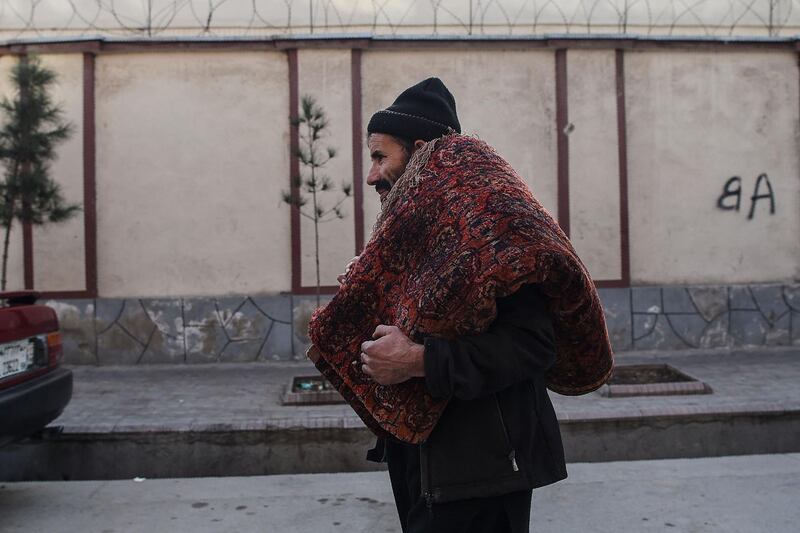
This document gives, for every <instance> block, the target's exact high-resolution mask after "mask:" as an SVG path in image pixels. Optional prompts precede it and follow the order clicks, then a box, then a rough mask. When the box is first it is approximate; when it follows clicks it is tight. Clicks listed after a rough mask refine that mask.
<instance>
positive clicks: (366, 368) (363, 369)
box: [361, 365, 374, 377]
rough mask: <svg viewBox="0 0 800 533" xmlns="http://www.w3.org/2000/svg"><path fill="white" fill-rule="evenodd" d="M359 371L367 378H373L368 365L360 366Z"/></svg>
mask: <svg viewBox="0 0 800 533" xmlns="http://www.w3.org/2000/svg"><path fill="white" fill-rule="evenodd" d="M361 371H362V372H364V373H365V374H366V375H368V376H371V377H374V375H373V373H372V369H371V368H370V367H369V365H361Z"/></svg>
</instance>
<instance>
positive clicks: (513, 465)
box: [494, 394, 519, 472]
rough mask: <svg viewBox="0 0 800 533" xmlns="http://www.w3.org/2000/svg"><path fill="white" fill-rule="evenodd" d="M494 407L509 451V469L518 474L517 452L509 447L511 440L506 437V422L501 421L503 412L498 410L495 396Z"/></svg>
mask: <svg viewBox="0 0 800 533" xmlns="http://www.w3.org/2000/svg"><path fill="white" fill-rule="evenodd" d="M494 405H495V406H496V407H497V414H498V416H499V417H500V425H501V426H502V428H503V436H504V437H505V438H506V446H507V447H508V449H509V452H508V460H509V461H510V462H511V469H512V470H513V471H514V472H519V466H518V465H517V452H516V450H514V448H512V447H511V438H510V437H509V436H508V430H507V429H506V422H505V420H504V419H503V410H502V409H500V400H499V399H498V398H497V394H495V395H494Z"/></svg>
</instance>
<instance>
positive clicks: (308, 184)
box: [282, 95, 352, 307]
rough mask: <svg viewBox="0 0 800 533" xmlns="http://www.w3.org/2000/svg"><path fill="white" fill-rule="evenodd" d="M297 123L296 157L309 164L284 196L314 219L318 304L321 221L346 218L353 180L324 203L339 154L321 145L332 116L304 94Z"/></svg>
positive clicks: (331, 187) (331, 185)
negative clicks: (326, 170)
mask: <svg viewBox="0 0 800 533" xmlns="http://www.w3.org/2000/svg"><path fill="white" fill-rule="evenodd" d="M289 120H290V122H291V124H292V125H293V126H297V127H299V128H300V146H299V147H298V149H297V152H296V153H295V154H293V155H294V157H297V159H298V160H299V161H300V164H301V165H302V166H303V167H304V168H305V172H303V171H301V175H300V176H293V177H292V189H293V190H291V191H282V200H283V201H284V202H285V203H287V204H289V205H290V206H295V207H297V209H298V210H299V211H300V214H301V215H302V216H304V217H306V218H308V219H310V220H312V221H313V222H314V256H315V260H316V268H317V307H319V297H320V276H319V225H320V224H321V223H323V222H329V221H330V220H333V219H335V218H339V219H342V218H344V212H343V211H342V207H341V206H342V203H344V201H345V200H346V199H347V198H349V197H350V195H351V193H352V184H351V183H347V182H342V185H341V191H342V193H344V195H343V196H342V198H341V199H340V200H339V201H338V202H336V203H335V204H334V205H333V207H330V208H327V209H326V208H325V207H323V205H322V204H321V203H320V198H319V196H320V193H322V192H324V191H332V190H334V185H333V182H332V181H331V178H330V177H329V176H327V175H326V174H324V173H323V169H324V167H325V165H327V164H328V162H329V161H330V160H331V159H333V158H334V157H336V150H335V149H334V148H332V147H330V146H327V147H322V146H320V143H321V138H322V136H323V135H324V134H325V133H327V132H326V129H327V127H328V118H327V116H326V115H325V110H324V109H323V108H322V106H320V105H319V104H317V102H316V100H315V99H314V97H313V96H310V95H304V96H303V98H302V99H301V103H300V115H298V116H296V117H290V119H289ZM301 192H305V193H307V194H310V195H311V205H310V206H309V210H310V212H309V210H305V209H303V207H305V205H306V204H308V202H309V200H308V198H307V197H305V196H303V195H302V194H301Z"/></svg>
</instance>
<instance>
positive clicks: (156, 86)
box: [96, 52, 290, 296]
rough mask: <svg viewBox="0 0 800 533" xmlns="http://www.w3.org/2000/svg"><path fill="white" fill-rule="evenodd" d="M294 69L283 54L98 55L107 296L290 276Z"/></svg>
mask: <svg viewBox="0 0 800 533" xmlns="http://www.w3.org/2000/svg"><path fill="white" fill-rule="evenodd" d="M287 70H288V67H287V63H286V57H285V55H284V54H282V53H277V52H276V53H256V52H252V53H247V52H242V53H168V54H164V53H162V54H131V55H107V56H100V57H98V59H97V93H96V97H97V206H98V208H97V235H98V237H97V247H98V276H99V282H98V283H99V292H100V294H101V295H102V296H130V295H156V296H171V295H198V294H225V293H255V292H266V291H278V290H282V289H286V288H287V287H288V286H289V284H290V274H289V272H290V256H289V249H290V246H289V216H288V207H287V206H285V205H282V204H281V203H280V191H281V188H285V186H286V184H287V181H288V175H289V159H288V142H289V136H288V134H289V121H288V117H287V114H288V113H287V110H288V107H289V103H288V84H287V76H288V72H287Z"/></svg>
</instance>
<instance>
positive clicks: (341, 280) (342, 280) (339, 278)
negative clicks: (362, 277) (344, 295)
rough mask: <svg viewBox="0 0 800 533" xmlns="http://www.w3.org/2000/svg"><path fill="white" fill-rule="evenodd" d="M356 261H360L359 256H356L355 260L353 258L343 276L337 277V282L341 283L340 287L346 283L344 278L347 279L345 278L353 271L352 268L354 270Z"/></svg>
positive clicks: (345, 268)
mask: <svg viewBox="0 0 800 533" xmlns="http://www.w3.org/2000/svg"><path fill="white" fill-rule="evenodd" d="M356 261H358V256H355V257H354V258H352V259H351V260H350V262H349V263H347V266H346V267H344V272H343V273H342V274H339V275H338V276H336V281H338V282H339V285H341V284H342V283H344V278H345V276H347V274H348V273H349V272H350V269H351V268H353V264H354V263H355V262H356Z"/></svg>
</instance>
